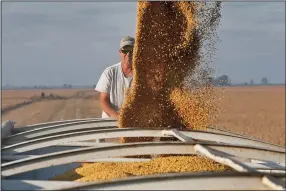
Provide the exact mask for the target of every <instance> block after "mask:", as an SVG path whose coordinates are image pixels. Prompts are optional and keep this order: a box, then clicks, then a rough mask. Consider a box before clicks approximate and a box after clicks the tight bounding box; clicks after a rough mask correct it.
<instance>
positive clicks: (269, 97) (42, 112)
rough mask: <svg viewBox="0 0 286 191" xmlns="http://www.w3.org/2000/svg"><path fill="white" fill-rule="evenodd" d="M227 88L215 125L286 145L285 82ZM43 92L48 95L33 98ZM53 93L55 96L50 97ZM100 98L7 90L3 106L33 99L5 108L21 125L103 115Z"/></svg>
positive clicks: (88, 92) (86, 92)
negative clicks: (277, 84)
mask: <svg viewBox="0 0 286 191" xmlns="http://www.w3.org/2000/svg"><path fill="white" fill-rule="evenodd" d="M218 91H221V88H218ZM224 91H225V93H224V98H223V101H222V108H223V110H224V111H223V112H221V114H220V115H219V116H218V118H217V120H216V121H215V122H214V123H213V124H212V126H213V127H216V128H220V129H225V130H229V131H232V132H234V133H239V134H245V135H247V136H251V137H255V138H258V139H261V140H263V141H266V142H270V143H274V144H279V145H283V146H285V145H286V144H285V86H264V87H263V86H257V87H227V88H226V89H225V90H224ZM42 92H44V93H45V96H46V97H47V98H43V99H33V98H35V97H40V96H41V93H42ZM51 93H52V94H53V95H54V96H53V97H49V95H50V94H51ZM98 98H99V96H98V93H97V92H96V91H94V90H92V89H67V90H64V89H56V90H49V89H45V90H3V91H2V98H1V99H2V100H1V101H2V107H1V109H2V110H3V109H4V108H9V107H11V106H13V105H15V104H19V103H22V102H24V101H27V100H32V102H31V103H29V104H24V105H19V106H18V107H15V108H12V109H10V110H8V111H5V112H2V121H5V120H14V121H16V122H17V124H16V127H19V128H20V127H21V126H25V125H29V124H35V123H42V122H49V121H58V120H68V119H78V118H91V117H92V118H95V117H101V108H100V104H99V99H98Z"/></svg>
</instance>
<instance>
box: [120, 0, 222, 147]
mask: <svg viewBox="0 0 286 191" xmlns="http://www.w3.org/2000/svg"><path fill="white" fill-rule="evenodd" d="M219 19H220V3H219V2H208V3H204V2H183V1H182V2H181V1H167V2H146V1H144V2H138V10H137V29H136V37H135V39H136V42H135V47H134V53H133V71H134V77H133V84H132V87H131V88H130V90H129V91H128V94H127V99H126V100H125V102H124V104H123V106H122V109H121V111H120V116H119V119H118V122H119V127H146V128H148V127H153V128H154V127H155V128H162V127H183V128H184V127H185V128H192V129H205V128H206V127H207V125H208V124H209V123H210V122H211V121H210V120H211V118H209V116H211V115H212V114H213V113H215V112H216V111H215V108H216V104H215V102H213V101H212V99H210V96H209V95H211V94H212V92H213V88H212V87H211V86H208V88H205V87H203V88H202V89H203V91H201V90H200V91H197V92H204V93H201V95H200V96H193V95H191V94H192V91H189V88H188V86H185V82H187V80H192V76H193V75H194V73H195V72H194V71H195V70H196V69H197V68H198V66H199V65H203V64H204V63H207V62H209V61H210V60H211V59H210V58H211V57H212V55H213V52H214V43H215V40H216V38H215V37H216V35H215V34H216V33H215V29H216V27H217V25H218V23H219ZM191 88H193V87H191ZM196 89H201V88H196ZM203 95H206V96H203ZM205 102H208V103H205ZM150 139H151V138H150ZM150 139H149V140H150ZM134 141H138V139H137V138H128V139H127V138H125V139H122V142H134ZM140 141H142V140H140Z"/></svg>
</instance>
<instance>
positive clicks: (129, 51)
mask: <svg viewBox="0 0 286 191" xmlns="http://www.w3.org/2000/svg"><path fill="white" fill-rule="evenodd" d="M119 52H120V56H121V58H122V60H123V61H124V62H126V63H128V64H132V56H133V47H132V46H125V47H123V48H122V49H121V50H119Z"/></svg>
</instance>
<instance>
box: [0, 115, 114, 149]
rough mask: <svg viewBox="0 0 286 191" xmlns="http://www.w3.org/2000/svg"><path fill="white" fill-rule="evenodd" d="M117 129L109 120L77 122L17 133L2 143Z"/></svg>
mask: <svg viewBox="0 0 286 191" xmlns="http://www.w3.org/2000/svg"><path fill="white" fill-rule="evenodd" d="M115 127H117V123H116V122H114V121H108V120H106V121H98V120H95V121H94V120H92V121H80V122H78V121H77V122H70V123H63V124H56V125H51V126H46V127H38V128H36V129H32V130H29V131H24V132H21V133H17V134H14V135H11V136H8V137H6V138H4V139H3V140H2V143H3V144H11V143H17V142H21V141H25V140H31V139H35V138H41V137H46V136H51V135H58V134H59V133H61V134H63V133H70V132H78V131H82V130H89V129H107V128H115Z"/></svg>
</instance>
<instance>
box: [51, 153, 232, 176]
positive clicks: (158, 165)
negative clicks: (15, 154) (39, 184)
mask: <svg viewBox="0 0 286 191" xmlns="http://www.w3.org/2000/svg"><path fill="white" fill-rule="evenodd" d="M229 170H232V169H231V168H230V167H228V166H225V165H222V164H219V163H216V162H214V161H212V160H210V159H208V158H204V157H198V156H179V157H178V156H176V157H161V158H155V159H153V160H151V161H147V162H117V163H116V162H103V163H90V164H89V163H84V164H83V165H82V167H80V168H77V169H75V170H74V171H73V172H68V173H66V174H64V175H61V176H58V177H55V178H54V180H75V181H78V182H89V181H98V180H112V179H117V178H124V177H129V176H144V175H152V174H161V173H178V172H206V171H208V172H222V171H229Z"/></svg>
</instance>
